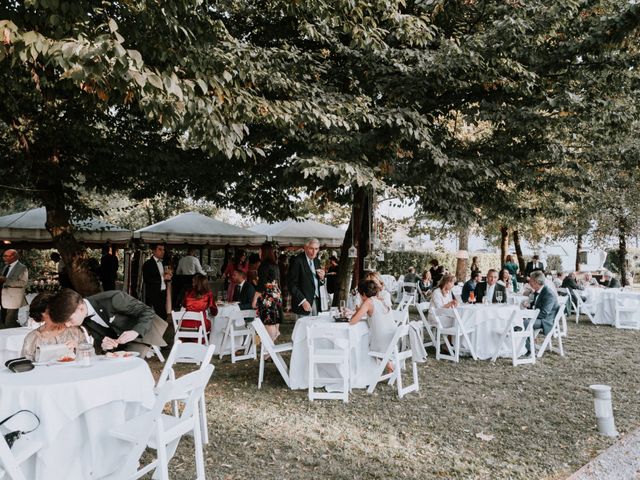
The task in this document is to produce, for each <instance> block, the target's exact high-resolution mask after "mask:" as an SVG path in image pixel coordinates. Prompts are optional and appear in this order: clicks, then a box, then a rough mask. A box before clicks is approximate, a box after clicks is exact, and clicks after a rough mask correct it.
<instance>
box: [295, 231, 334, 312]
mask: <svg viewBox="0 0 640 480" xmlns="http://www.w3.org/2000/svg"><path fill="white" fill-rule="evenodd" d="M319 251H320V242H319V241H318V239H317V238H310V239H308V240H307V241H306V242H305V244H304V252H302V253H300V254H298V255H296V256H295V257H293V258H292V259H291V261H290V262H289V273H288V278H287V279H288V285H289V293H291V304H292V305H291V306H292V309H293V311H294V312H295V313H297V314H298V315H317V314H318V311H320V285H323V284H324V274H325V272H324V270H323V269H322V268H320V260H318V259H317V258H316V257H317V256H318V252H319Z"/></svg>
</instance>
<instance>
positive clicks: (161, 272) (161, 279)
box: [153, 255, 167, 290]
mask: <svg viewBox="0 0 640 480" xmlns="http://www.w3.org/2000/svg"><path fill="white" fill-rule="evenodd" d="M153 259H154V260H155V262H156V265H158V271H159V272H160V290H166V289H167V284H166V283H164V265H162V260H160V259H159V258H158V257H156V256H155V255H153Z"/></svg>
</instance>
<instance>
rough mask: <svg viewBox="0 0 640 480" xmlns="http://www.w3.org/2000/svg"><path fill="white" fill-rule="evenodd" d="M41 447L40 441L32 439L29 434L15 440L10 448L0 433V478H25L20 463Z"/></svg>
mask: <svg viewBox="0 0 640 480" xmlns="http://www.w3.org/2000/svg"><path fill="white" fill-rule="evenodd" d="M40 448H42V443H41V442H36V441H33V440H32V439H31V438H29V436H28V435H27V436H24V437H22V438H19V439H18V440H16V441H15V442H14V444H13V446H12V447H11V448H9V445H7V442H6V441H5V439H4V435H0V479H5V478H8V479H10V480H26V477H25V476H24V473H23V472H22V470H21V469H20V464H21V463H23V462H24V461H26V460H28V459H29V458H30V457H31V456H32V455H34V454H35V453H36V452H37V451H38V450H40Z"/></svg>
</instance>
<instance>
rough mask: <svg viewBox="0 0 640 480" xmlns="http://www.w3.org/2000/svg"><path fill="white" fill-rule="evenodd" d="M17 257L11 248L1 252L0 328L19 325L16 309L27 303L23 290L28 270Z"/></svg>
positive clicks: (16, 253) (27, 279) (25, 285)
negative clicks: (0, 311) (0, 305)
mask: <svg viewBox="0 0 640 480" xmlns="http://www.w3.org/2000/svg"><path fill="white" fill-rule="evenodd" d="M18 258H19V257H18V252H17V251H15V250H13V249H10V250H5V252H4V253H3V254H2V260H3V261H4V267H3V269H2V275H1V276H0V285H2V289H1V290H0V296H1V297H2V298H1V303H2V313H1V314H0V328H16V327H19V326H20V324H18V309H19V308H20V307H23V306H25V305H26V304H27V299H26V297H25V295H24V290H25V288H26V287H27V282H28V281H29V271H28V270H27V267H25V266H24V265H23V264H22V263H20V261H19V260H18Z"/></svg>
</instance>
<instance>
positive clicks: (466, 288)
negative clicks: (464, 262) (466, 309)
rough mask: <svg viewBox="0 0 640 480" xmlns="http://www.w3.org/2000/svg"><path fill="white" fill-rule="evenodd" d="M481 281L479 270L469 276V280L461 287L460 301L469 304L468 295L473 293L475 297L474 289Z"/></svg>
mask: <svg viewBox="0 0 640 480" xmlns="http://www.w3.org/2000/svg"><path fill="white" fill-rule="evenodd" d="M481 280H482V273H480V271H479V270H475V271H474V272H473V273H472V275H471V279H469V280H467V281H466V282H465V284H464V285H463V287H462V295H461V297H462V301H463V302H464V303H468V302H469V294H470V293H471V292H473V293H474V295H475V292H476V287H477V286H478V283H480V281H481Z"/></svg>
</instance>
